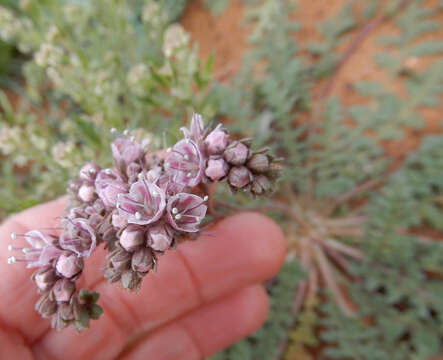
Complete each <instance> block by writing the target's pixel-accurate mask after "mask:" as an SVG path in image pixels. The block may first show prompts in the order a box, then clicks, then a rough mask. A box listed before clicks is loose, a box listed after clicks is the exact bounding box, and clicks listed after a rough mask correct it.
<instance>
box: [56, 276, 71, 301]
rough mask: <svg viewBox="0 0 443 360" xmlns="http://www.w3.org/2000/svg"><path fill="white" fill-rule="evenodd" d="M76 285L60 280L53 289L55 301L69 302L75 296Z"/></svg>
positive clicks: (66, 280)
mask: <svg viewBox="0 0 443 360" xmlns="http://www.w3.org/2000/svg"><path fill="white" fill-rule="evenodd" d="M74 291H75V284H74V283H73V282H72V281H71V280H68V279H60V280H58V281H57V282H56V283H55V285H54V287H53V288H52V295H53V298H54V300H56V301H57V302H60V301H65V302H66V301H69V300H70V299H71V297H72V295H73V294H74Z"/></svg>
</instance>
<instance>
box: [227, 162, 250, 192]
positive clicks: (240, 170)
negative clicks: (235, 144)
mask: <svg viewBox="0 0 443 360" xmlns="http://www.w3.org/2000/svg"><path fill="white" fill-rule="evenodd" d="M228 181H229V184H230V185H231V186H232V187H234V188H237V189H241V188H243V187H245V186H246V185H248V184H249V183H250V181H251V172H250V171H249V170H248V168H247V167H245V166H235V167H233V168H232V169H231V171H230V172H229V178H228Z"/></svg>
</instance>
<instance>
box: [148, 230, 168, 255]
mask: <svg viewBox="0 0 443 360" xmlns="http://www.w3.org/2000/svg"><path fill="white" fill-rule="evenodd" d="M172 235H173V234H172V229H171V228H169V226H168V225H166V224H158V225H154V226H152V227H150V228H149V232H148V245H149V246H150V247H151V248H152V249H154V250H155V251H166V250H168V249H169V247H170V246H171V243H172V239H173V236H172Z"/></svg>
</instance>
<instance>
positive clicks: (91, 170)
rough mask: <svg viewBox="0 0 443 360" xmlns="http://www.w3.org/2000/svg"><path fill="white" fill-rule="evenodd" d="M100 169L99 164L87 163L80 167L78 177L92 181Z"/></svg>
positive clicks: (88, 181)
mask: <svg viewBox="0 0 443 360" xmlns="http://www.w3.org/2000/svg"><path fill="white" fill-rule="evenodd" d="M100 170H101V168H100V166H98V165H96V164H94V163H88V164H86V165H84V166H83V167H82V168H81V169H80V175H79V177H80V179H81V180H83V181H85V182H87V183H93V182H94V180H95V178H96V176H97V174H98V173H99V171H100Z"/></svg>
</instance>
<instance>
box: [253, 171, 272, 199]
mask: <svg viewBox="0 0 443 360" xmlns="http://www.w3.org/2000/svg"><path fill="white" fill-rule="evenodd" d="M270 189H271V182H270V181H269V179H268V178H267V177H266V176H265V175H258V176H255V177H254V181H253V182H252V187H251V191H252V192H253V193H254V194H255V195H261V194H264V193H266V192H268V191H269V190H270Z"/></svg>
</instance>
